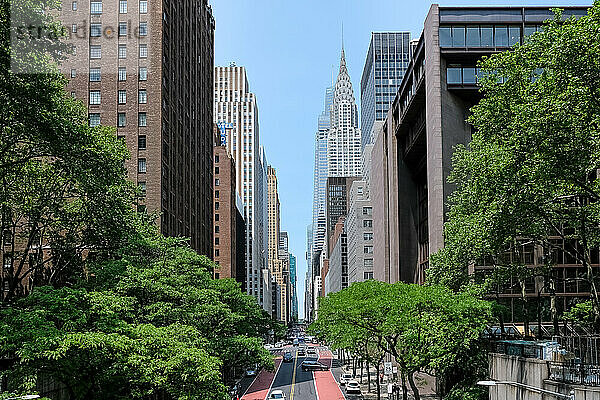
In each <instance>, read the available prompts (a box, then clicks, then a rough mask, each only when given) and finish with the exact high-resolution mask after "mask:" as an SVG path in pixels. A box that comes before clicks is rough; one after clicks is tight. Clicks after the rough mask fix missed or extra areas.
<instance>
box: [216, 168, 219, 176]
mask: <svg viewBox="0 0 600 400" xmlns="http://www.w3.org/2000/svg"><path fill="white" fill-rule="evenodd" d="M218 174H219V167H215V175H218Z"/></svg>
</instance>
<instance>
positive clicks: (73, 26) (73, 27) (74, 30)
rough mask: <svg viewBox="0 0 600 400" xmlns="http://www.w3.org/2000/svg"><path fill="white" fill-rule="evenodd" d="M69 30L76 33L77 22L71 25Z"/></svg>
mask: <svg viewBox="0 0 600 400" xmlns="http://www.w3.org/2000/svg"><path fill="white" fill-rule="evenodd" d="M71 32H72V33H77V24H73V25H71Z"/></svg>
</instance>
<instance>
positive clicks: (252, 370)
mask: <svg viewBox="0 0 600 400" xmlns="http://www.w3.org/2000/svg"><path fill="white" fill-rule="evenodd" d="M246 376H256V368H248V369H247V370H246Z"/></svg>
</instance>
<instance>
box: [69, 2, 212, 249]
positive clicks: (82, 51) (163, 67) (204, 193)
mask: <svg viewBox="0 0 600 400" xmlns="http://www.w3.org/2000/svg"><path fill="white" fill-rule="evenodd" d="M60 17H61V19H62V21H63V23H64V25H65V26H66V27H67V29H68V30H69V32H70V33H71V43H72V45H73V46H74V47H73V49H74V53H73V54H72V55H71V56H70V58H69V59H68V60H67V61H65V62H64V63H63V65H62V66H61V69H62V72H63V73H64V74H65V75H66V76H67V77H68V78H69V79H70V81H69V83H68V85H67V91H69V92H70V93H71V95H72V96H73V97H77V98H79V99H81V100H82V101H84V102H85V103H86V105H87V106H88V110H89V120H90V124H91V125H100V124H102V125H108V126H116V127H117V136H118V137H120V138H122V139H123V141H124V142H125V143H126V145H127V147H128V149H129V151H130V153H131V158H130V160H129V161H128V162H127V165H126V167H127V172H128V176H129V179H131V180H132V181H133V182H135V183H136V184H137V185H138V186H139V187H140V189H141V191H142V193H143V199H141V200H140V205H139V208H140V209H141V210H142V211H143V210H147V211H148V212H149V213H158V214H160V221H159V225H160V230H161V232H162V233H163V234H165V235H167V236H182V237H189V238H190V239H191V246H192V247H193V248H194V249H195V250H197V251H198V252H199V253H201V254H206V255H209V256H210V255H212V254H213V201H212V197H213V196H212V193H213V136H212V134H213V98H212V96H213V91H212V90H213V65H214V28H215V22H214V19H213V16H212V10H211V8H210V6H209V5H208V0H202V1H199V2H197V1H190V0H164V1H153V0H119V1H106V0H105V1H87V0H86V1H84V0H77V1H73V0H63V1H62V10H61V13H60Z"/></svg>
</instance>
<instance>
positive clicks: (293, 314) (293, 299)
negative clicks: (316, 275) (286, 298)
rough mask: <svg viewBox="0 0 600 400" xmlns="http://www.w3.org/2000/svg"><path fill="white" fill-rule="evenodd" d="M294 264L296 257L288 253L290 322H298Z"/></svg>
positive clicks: (296, 273) (296, 280) (296, 279)
mask: <svg viewBox="0 0 600 400" xmlns="http://www.w3.org/2000/svg"><path fill="white" fill-rule="evenodd" d="M296 262H297V260H296V256H295V255H293V254H292V253H290V289H291V290H290V291H291V293H292V295H291V308H290V313H291V315H290V319H291V320H292V321H298V271H297V265H296Z"/></svg>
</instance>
